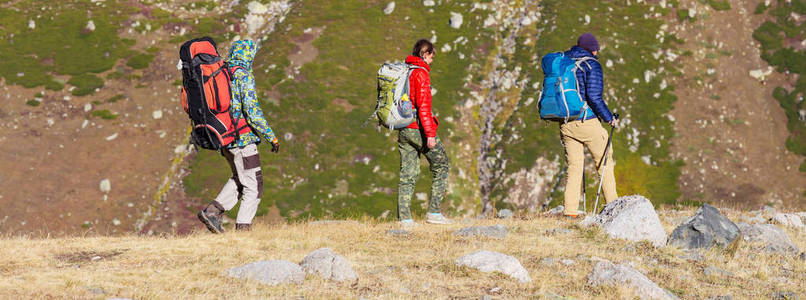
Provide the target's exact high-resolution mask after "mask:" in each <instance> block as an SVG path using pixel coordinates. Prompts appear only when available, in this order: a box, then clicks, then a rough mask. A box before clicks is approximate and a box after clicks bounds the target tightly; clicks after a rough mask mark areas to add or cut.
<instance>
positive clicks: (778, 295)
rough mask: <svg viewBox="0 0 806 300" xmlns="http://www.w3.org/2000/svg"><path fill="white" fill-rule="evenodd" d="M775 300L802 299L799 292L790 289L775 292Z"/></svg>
mask: <svg viewBox="0 0 806 300" xmlns="http://www.w3.org/2000/svg"><path fill="white" fill-rule="evenodd" d="M771 297H772V299H773V300H797V299H800V297H799V296H798V293H795V292H790V291H781V292H775V293H773V294H772V295H771Z"/></svg>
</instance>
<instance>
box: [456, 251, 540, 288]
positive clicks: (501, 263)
mask: <svg viewBox="0 0 806 300" xmlns="http://www.w3.org/2000/svg"><path fill="white" fill-rule="evenodd" d="M456 265H458V266H460V267H461V266H468V267H471V268H474V269H478V270H479V271H482V272H487V273H489V272H501V273H503V274H506V275H509V277H512V278H514V279H516V280H518V281H519V282H521V283H527V282H531V281H532V278H531V277H529V272H528V271H526V269H525V268H523V266H522V265H521V263H520V262H519V261H518V259H516V258H514V257H512V256H509V255H506V254H502V253H498V252H492V251H487V250H481V251H477V252H473V253H471V254H468V255H465V256H462V257H460V258H457V259H456Z"/></svg>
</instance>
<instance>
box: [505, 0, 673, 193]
mask: <svg viewBox="0 0 806 300" xmlns="http://www.w3.org/2000/svg"><path fill="white" fill-rule="evenodd" d="M651 5H653V4H650V5H644V4H634V5H631V6H624V5H612V4H611V3H605V2H601V3H597V4H591V3H590V2H589V1H553V0H550V1H543V2H541V11H542V13H543V15H544V17H545V18H546V20H545V21H546V22H547V23H543V22H537V23H538V24H537V25H534V26H537V28H538V30H539V31H540V34H539V35H538V36H537V40H538V42H537V43H535V44H534V45H533V46H525V45H522V44H519V45H518V46H517V49H516V55H515V61H516V63H517V64H520V65H522V66H524V68H523V69H524V70H526V71H525V73H524V74H522V78H530V82H529V83H527V84H526V86H525V88H524V89H523V92H522V95H521V100H520V101H521V102H520V103H519V104H518V107H517V109H516V110H515V112H514V113H513V114H512V116H511V118H510V119H509V120H508V121H507V125H506V126H504V128H503V138H502V143H500V144H499V145H497V147H498V148H499V149H501V150H503V155H502V156H503V157H504V159H506V160H507V163H506V171H505V172H506V173H507V174H512V173H514V172H517V171H518V170H520V169H526V170H529V169H530V168H531V167H532V166H533V164H534V162H535V160H536V159H537V158H538V157H541V156H542V157H545V158H546V159H548V160H550V161H559V162H560V163H561V164H562V165H564V164H565V159H564V158H563V155H564V154H563V150H562V145H561V144H560V142H559V129H558V128H559V127H558V125H557V124H556V123H545V122H543V121H541V120H540V119H539V113H538V110H537V103H538V96H539V95H538V93H539V87H537V86H533V85H534V84H535V83H536V82H541V83H542V79H543V74H542V71H541V70H540V68H539V63H540V61H539V58H540V57H542V55H545V54H547V53H550V52H556V51H564V50H566V49H568V48H570V46H571V45H573V44H574V43H575V42H576V38H577V37H578V36H579V35H580V34H582V33H585V32H591V33H594V34H595V35H596V36H597V38H598V39H599V41H600V44H601V45H602V46H603V48H602V50H601V51H600V53H599V61H600V63H601V64H602V66H603V68H604V73H605V100H606V101H607V102H608V106H609V107H610V108H611V110H612V111H614V112H617V113H620V114H621V117H622V119H629V120H630V124H628V125H626V126H624V127H623V128H621V129H620V130H619V131H617V132H616V134H615V135H614V139H613V145H614V146H613V148H614V149H615V151H614V157H615V159H616V161H618V164H617V167H616V169H615V171H616V181H617V185H618V190H619V194H621V195H629V194H634V193H640V194H643V195H646V196H647V197H648V198H649V199H651V200H652V201H653V203H655V204H656V205H657V204H661V203H675V202H676V201H677V200H678V197H679V195H680V193H679V191H678V186H677V179H678V177H679V169H680V166H681V165H682V163H681V162H679V161H676V160H673V159H671V158H670V156H669V144H668V140H669V138H671V137H672V136H673V135H674V132H673V126H672V125H673V124H672V123H671V121H669V119H668V118H667V117H666V114H667V113H668V112H669V111H670V110H671V109H672V107H673V104H674V102H675V100H676V99H675V96H674V95H672V93H671V92H672V87H670V86H668V85H667V86H666V87H665V88H661V82H662V81H663V78H664V77H666V76H668V75H669V73H672V72H674V66H673V65H671V64H668V63H666V64H662V63H660V62H659V61H658V60H657V59H655V58H654V57H653V53H656V52H657V51H658V50H659V49H668V48H673V47H674V46H675V44H676V41H677V39H676V38H674V37H672V36H664V39H663V42H661V41H660V40H659V39H658V37H657V36H656V35H657V34H658V32H659V31H660V27H661V25H662V21H661V20H658V19H652V18H650V19H647V18H645V15H646V14H647V13H648V12H649V11H650V9H652V7H651ZM654 10H655V11H661V12H662V13H664V14H668V13H673V10H671V9H661V8H660V7H659V6H655V8H654ZM586 14H587V15H589V16H590V19H591V22H590V23H589V24H586V23H585V21H584V18H585V15H586ZM517 53H523V54H517ZM530 53H534V54H537V55H538V58H537V59H531V56H530V55H528V54H530ZM608 61H610V63H608ZM661 69H665V70H666V72H661V71H660V70H661ZM646 71H651V72H654V73H658V75H657V76H656V77H653V78H650V80H649V81H646V78H645V72H646ZM650 77H651V76H650ZM535 87H537V88H535ZM530 98H531V99H530ZM605 127H606V128H608V129H609V127H608V126H605ZM632 129H636V130H637V131H638V132H639V135H638V137H639V139H640V143H639V144H638V145H637V147H635V146H636V145H633V146H634V148H633V150H635V151H632V150H630V145H631V144H630V142H629V141H628V140H627V137H626V134H627V133H629V132H632ZM642 157H649V158H650V161H651V164H647V163H645V162H644V161H643V160H642V159H641V158H642ZM589 175H593V174H589ZM593 177H594V176H588V180H587V184H588V187H589V188H588V189H587V190H588V195H587V197H588V198H589V199H592V198H593V197H594V195H593V194H594V193H595V192H596V191H595V190H596V185H595V183H596V181H595V180H593ZM499 180H500V182H498V183H497V184H496V185H495V186H496V188H495V190H494V193H493V200H494V201H496V203H497V206H499V207H503V206H504V205H503V204H502V203H500V202H501V201H500V200H502V199H503V198H504V197H506V195H507V193H508V190H509V188H510V187H509V186H507V185H505V184H503V181H504V178H499ZM555 180H560V178H559V177H558V178H555ZM552 184H555V182H552ZM552 196H553V197H552V198H553V199H555V201H560V202H561V201H562V200H561V199H562V196H561V192H560V191H559V190H558V191H556V192H555V194H554V195H552ZM590 202H592V201H589V203H590Z"/></svg>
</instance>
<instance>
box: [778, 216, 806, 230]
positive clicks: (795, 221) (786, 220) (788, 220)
mask: <svg viewBox="0 0 806 300" xmlns="http://www.w3.org/2000/svg"><path fill="white" fill-rule="evenodd" d="M772 221H773V222H774V223H778V224H781V225H783V226H784V227H793V228H803V220H801V218H800V216H798V215H796V214H780V213H779V214H775V215H774V216H773V217H772Z"/></svg>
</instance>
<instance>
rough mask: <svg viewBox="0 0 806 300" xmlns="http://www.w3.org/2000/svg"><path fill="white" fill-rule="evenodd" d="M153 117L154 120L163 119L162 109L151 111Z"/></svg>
mask: <svg viewBox="0 0 806 300" xmlns="http://www.w3.org/2000/svg"><path fill="white" fill-rule="evenodd" d="M151 117H153V118H154V120H159V119H162V110H161V109H158V110H155V111H154V112H152V113H151Z"/></svg>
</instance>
